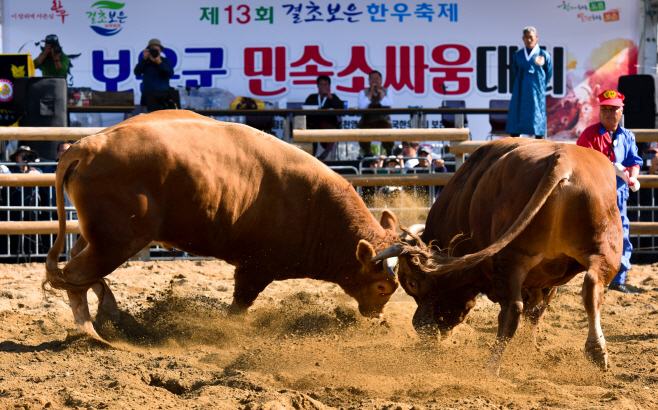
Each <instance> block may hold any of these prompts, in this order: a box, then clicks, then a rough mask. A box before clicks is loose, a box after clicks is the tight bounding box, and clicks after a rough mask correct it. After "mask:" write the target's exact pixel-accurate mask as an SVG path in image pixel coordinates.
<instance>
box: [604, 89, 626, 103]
mask: <svg viewBox="0 0 658 410" xmlns="http://www.w3.org/2000/svg"><path fill="white" fill-rule="evenodd" d="M624 98H626V97H624V94H622V93H620V92H619V91H614V90H608V91H604V92H603V93H601V94H599V105H612V106H614V107H623V106H624Z"/></svg>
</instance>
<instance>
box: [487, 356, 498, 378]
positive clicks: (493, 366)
mask: <svg viewBox="0 0 658 410" xmlns="http://www.w3.org/2000/svg"><path fill="white" fill-rule="evenodd" d="M484 371H485V372H487V373H489V374H490V375H492V376H496V377H498V376H500V363H499V362H494V361H493V360H492V361H489V363H487V365H486V366H485V367H484Z"/></svg>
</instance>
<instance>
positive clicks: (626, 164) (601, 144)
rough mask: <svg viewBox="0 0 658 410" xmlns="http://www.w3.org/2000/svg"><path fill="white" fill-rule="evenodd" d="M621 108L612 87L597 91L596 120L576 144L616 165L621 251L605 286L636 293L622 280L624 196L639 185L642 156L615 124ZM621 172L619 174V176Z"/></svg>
mask: <svg viewBox="0 0 658 410" xmlns="http://www.w3.org/2000/svg"><path fill="white" fill-rule="evenodd" d="M623 112H624V95H623V94H622V93H620V92H617V91H614V90H608V91H605V92H603V93H602V94H600V95H599V120H600V122H599V123H597V124H594V125H591V126H589V127H588V128H586V129H585V131H583V133H582V134H581V135H580V138H578V142H577V144H578V145H580V146H582V147H586V148H592V149H595V150H597V151H599V152H602V153H603V154H604V155H605V156H607V157H608V158H609V159H610V161H612V162H613V163H614V164H620V165H616V168H617V169H618V170H619V171H618V172H617V206H618V207H619V211H620V212H621V221H622V225H623V227H624V253H623V254H622V257H621V268H620V269H619V273H617V276H615V278H614V279H613V280H612V282H611V283H610V286H609V288H610V289H612V290H616V291H619V292H623V293H628V294H636V292H633V291H631V290H629V289H628V288H627V287H626V285H625V283H626V272H628V270H629V269H630V268H631V252H632V251H633V246H632V245H631V242H630V240H629V239H628V233H629V232H628V226H629V222H628V217H627V216H626V200H627V199H628V195H629V192H628V188H629V186H631V187H639V183H638V182H637V176H638V174H639V173H640V167H641V166H642V158H640V157H639V156H638V154H637V145H635V134H633V133H632V132H631V131H630V130H627V129H626V128H623V127H620V126H619V121H620V120H621V116H622V114H623ZM621 176H623V178H622V177H621Z"/></svg>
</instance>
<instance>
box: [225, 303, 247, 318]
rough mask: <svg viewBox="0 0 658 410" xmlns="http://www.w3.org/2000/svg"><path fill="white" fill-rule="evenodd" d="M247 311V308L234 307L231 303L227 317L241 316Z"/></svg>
mask: <svg viewBox="0 0 658 410" xmlns="http://www.w3.org/2000/svg"><path fill="white" fill-rule="evenodd" d="M247 309H248V308H246V307H242V306H239V305H236V304H235V302H233V303H231V306H229V307H228V311H227V313H228V315H229V316H242V315H245V314H246V313H247Z"/></svg>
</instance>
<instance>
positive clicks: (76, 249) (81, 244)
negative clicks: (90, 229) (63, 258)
mask: <svg viewBox="0 0 658 410" xmlns="http://www.w3.org/2000/svg"><path fill="white" fill-rule="evenodd" d="M87 245H88V242H87V240H86V239H85V237H84V236H82V235H80V236H78V240H76V241H75V244H74V245H73V247H72V248H71V252H70V254H71V258H75V257H76V256H77V255H78V254H79V253H80V252H82V250H83V249H84V248H86V247H87Z"/></svg>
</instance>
